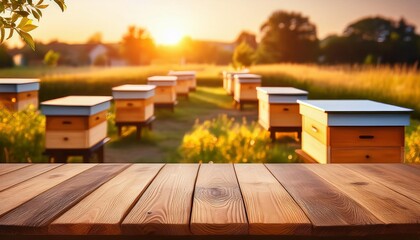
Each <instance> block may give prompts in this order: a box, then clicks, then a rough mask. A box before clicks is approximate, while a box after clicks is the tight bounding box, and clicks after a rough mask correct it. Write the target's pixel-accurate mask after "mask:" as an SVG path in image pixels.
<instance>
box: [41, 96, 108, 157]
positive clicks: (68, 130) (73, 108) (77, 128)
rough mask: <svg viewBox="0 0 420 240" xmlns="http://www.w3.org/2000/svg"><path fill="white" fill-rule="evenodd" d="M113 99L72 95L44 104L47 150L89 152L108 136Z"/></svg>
mask: <svg viewBox="0 0 420 240" xmlns="http://www.w3.org/2000/svg"><path fill="white" fill-rule="evenodd" d="M111 99H112V97H103V96H102V97H99V96H98V97H94V96H68V97H63V98H58V99H54V100H50V101H46V102H42V103H41V111H42V113H43V114H45V115H46V116H47V120H46V132H45V148H46V149H86V148H90V147H92V146H94V145H95V144H97V143H98V142H100V141H102V140H104V139H105V138H106V136H107V120H106V115H107V111H108V109H109V107H110V101H111Z"/></svg>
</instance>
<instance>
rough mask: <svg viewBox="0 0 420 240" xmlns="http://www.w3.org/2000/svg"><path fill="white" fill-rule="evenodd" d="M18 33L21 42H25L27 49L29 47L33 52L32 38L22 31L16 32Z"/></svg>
mask: <svg viewBox="0 0 420 240" xmlns="http://www.w3.org/2000/svg"><path fill="white" fill-rule="evenodd" d="M18 33H19V35H20V36H21V37H22V39H23V41H25V42H26V44H28V45H29V47H31V48H32V50H34V51H35V42H34V39H33V38H32V36H31V35H30V34H29V33H26V32H24V31H18Z"/></svg>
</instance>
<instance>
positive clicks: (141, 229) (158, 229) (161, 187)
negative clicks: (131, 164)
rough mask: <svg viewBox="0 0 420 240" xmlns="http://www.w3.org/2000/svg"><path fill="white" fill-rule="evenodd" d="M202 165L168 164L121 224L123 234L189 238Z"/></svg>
mask: <svg viewBox="0 0 420 240" xmlns="http://www.w3.org/2000/svg"><path fill="white" fill-rule="evenodd" d="M198 168H199V165H197V164H167V165H165V167H163V169H162V170H161V171H160V172H159V174H158V175H157V176H156V178H155V179H154V180H153V182H152V183H151V184H150V186H149V187H148V188H147V190H146V191H145V192H144V194H143V195H142V196H141V198H140V199H139V201H138V202H137V204H136V205H135V206H134V208H133V209H132V210H131V211H130V213H129V214H128V215H127V217H126V218H125V219H124V221H123V223H122V231H123V234H129V235H134V234H135V235H145V234H153V235H189V234H191V232H190V229H189V223H190V214H191V207H192V197H193V191H194V185H195V180H196V176H197V171H198Z"/></svg>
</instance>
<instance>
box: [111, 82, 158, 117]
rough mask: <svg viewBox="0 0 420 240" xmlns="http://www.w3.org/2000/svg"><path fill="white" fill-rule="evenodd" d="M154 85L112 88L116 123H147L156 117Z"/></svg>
mask: <svg viewBox="0 0 420 240" xmlns="http://www.w3.org/2000/svg"><path fill="white" fill-rule="evenodd" d="M155 88H156V86H154V85H122V86H118V87H114V88H112V95H113V97H114V100H115V122H117V123H119V122H131V123H136V122H146V121H147V120H148V119H149V118H151V117H153V116H154V104H153V97H154V95H155Z"/></svg>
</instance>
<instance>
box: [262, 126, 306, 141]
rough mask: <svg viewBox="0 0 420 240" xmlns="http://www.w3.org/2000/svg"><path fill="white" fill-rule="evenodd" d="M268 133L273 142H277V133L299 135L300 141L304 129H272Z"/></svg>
mask: <svg viewBox="0 0 420 240" xmlns="http://www.w3.org/2000/svg"><path fill="white" fill-rule="evenodd" d="M268 131H269V132H270V138H271V140H272V141H273V142H274V141H276V133H277V132H283V133H284V132H287V133H297V134H298V139H299V141H301V140H302V127H270V128H269V129H268Z"/></svg>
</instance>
